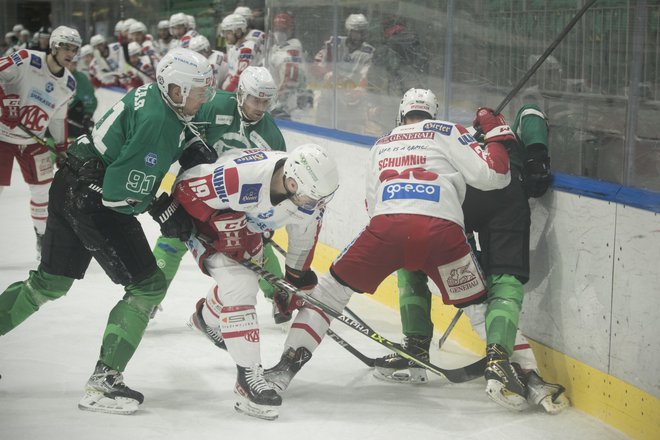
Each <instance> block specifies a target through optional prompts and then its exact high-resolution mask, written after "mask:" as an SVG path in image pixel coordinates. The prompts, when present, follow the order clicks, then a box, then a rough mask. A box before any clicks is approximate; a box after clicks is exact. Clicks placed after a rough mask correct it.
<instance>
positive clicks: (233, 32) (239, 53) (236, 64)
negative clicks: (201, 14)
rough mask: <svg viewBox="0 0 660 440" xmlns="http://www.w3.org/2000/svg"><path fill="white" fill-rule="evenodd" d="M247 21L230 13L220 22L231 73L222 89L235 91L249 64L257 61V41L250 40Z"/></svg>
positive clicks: (251, 64)
mask: <svg viewBox="0 0 660 440" xmlns="http://www.w3.org/2000/svg"><path fill="white" fill-rule="evenodd" d="M247 27H248V25H247V21H245V18H244V17H243V16H241V15H239V14H229V15H227V16H226V17H225V18H224V19H222V23H220V28H221V29H222V34H223V36H224V37H225V40H226V41H227V65H228V68H229V73H228V75H227V78H226V79H225V82H224V83H223V84H222V90H227V91H229V92H233V91H235V90H236V87H238V79H239V78H240V77H241V74H242V73H243V71H244V70H245V69H247V68H248V67H249V66H253V65H254V63H255V58H254V56H255V50H256V49H255V46H256V44H257V43H255V42H254V41H253V40H248V39H247V38H246V37H247Z"/></svg>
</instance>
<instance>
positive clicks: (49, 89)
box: [46, 81, 55, 93]
mask: <svg viewBox="0 0 660 440" xmlns="http://www.w3.org/2000/svg"><path fill="white" fill-rule="evenodd" d="M54 88H55V86H54V85H53V83H52V82H50V81H48V82H47V83H46V91H47V92H48V93H50V92H52V91H53V89H54Z"/></svg>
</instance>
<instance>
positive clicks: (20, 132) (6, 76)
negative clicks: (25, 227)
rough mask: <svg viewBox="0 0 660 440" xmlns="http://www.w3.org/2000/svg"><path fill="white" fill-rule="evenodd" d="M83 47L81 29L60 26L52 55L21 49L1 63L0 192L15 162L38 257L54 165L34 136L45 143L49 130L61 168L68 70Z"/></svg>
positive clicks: (70, 85) (71, 85) (70, 84)
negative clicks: (25, 189) (27, 195)
mask: <svg viewBox="0 0 660 440" xmlns="http://www.w3.org/2000/svg"><path fill="white" fill-rule="evenodd" d="M81 44H82V39H81V38H80V35H79V34H78V31H77V30H75V29H72V28H69V27H66V26H60V27H58V28H56V29H55V30H54V31H53V32H52V34H51V35H50V49H49V52H48V53H44V52H39V51H33V50H26V49H21V50H19V51H18V52H15V53H14V54H12V55H10V56H8V57H3V58H0V112H1V113H0V193H1V192H2V189H3V188H4V187H5V186H9V185H10V183H11V174H12V166H13V163H14V158H15V159H16V160H17V161H18V164H19V165H20V167H21V172H22V174H23V179H24V180H25V182H26V183H27V184H28V186H29V188H30V213H31V216H32V223H33V225H34V231H35V233H36V236H37V255H39V254H40V248H41V241H42V237H43V234H44V232H45V231H46V219H47V218H48V190H49V189H50V186H51V182H52V180H53V162H52V160H51V154H50V151H49V149H48V147H47V146H45V145H41V144H40V143H37V142H35V141H34V139H33V137H32V136H33V135H36V136H39V137H40V138H43V137H44V135H45V133H46V130H47V129H48V131H49V132H50V134H51V136H52V137H53V139H54V141H55V152H56V154H57V163H58V164H61V163H62V161H63V160H64V158H65V156H66V149H67V137H68V134H67V128H68V124H67V121H66V115H67V106H68V104H69V101H70V100H71V99H72V98H73V95H74V93H75V91H76V80H75V79H74V77H73V75H72V74H71V72H69V70H68V69H67V67H68V66H69V64H70V63H71V61H72V60H73V58H74V56H75V55H76V53H77V52H78V49H79V48H80V45H81ZM21 126H22V127H25V128H21ZM26 130H27V131H26Z"/></svg>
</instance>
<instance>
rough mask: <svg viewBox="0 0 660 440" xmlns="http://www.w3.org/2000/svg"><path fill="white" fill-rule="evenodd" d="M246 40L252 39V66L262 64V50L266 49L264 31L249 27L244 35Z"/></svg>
mask: <svg viewBox="0 0 660 440" xmlns="http://www.w3.org/2000/svg"><path fill="white" fill-rule="evenodd" d="M245 39H246V40H248V41H254V54H253V56H254V59H253V60H252V64H251V65H252V66H259V67H261V66H263V65H264V51H265V50H266V33H265V32H264V31H262V30H259V29H250V30H249V31H248V33H247V36H246V37H245Z"/></svg>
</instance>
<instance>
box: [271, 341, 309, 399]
mask: <svg viewBox="0 0 660 440" xmlns="http://www.w3.org/2000/svg"><path fill="white" fill-rule="evenodd" d="M311 358H312V353H311V352H310V351H309V350H307V349H306V348H305V347H298V348H297V349H296V350H294V349H293V348H291V347H289V348H288V349H287V350H286V351H285V352H284V353H283V354H282V358H281V359H280V361H279V362H278V364H277V365H275V366H274V367H272V368H269V369H267V370H266V372H265V373H264V378H265V379H266V381H268V383H269V384H271V385H272V386H273V388H275V389H276V390H278V391H280V392H282V391H286V389H287V388H288V387H289V384H290V383H291V380H292V379H293V377H294V376H295V375H296V373H298V371H300V369H301V368H302V366H303V365H305V364H306V363H307V362H308V361H309V360H310V359H311Z"/></svg>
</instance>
